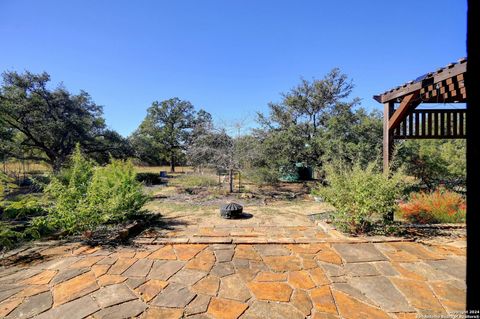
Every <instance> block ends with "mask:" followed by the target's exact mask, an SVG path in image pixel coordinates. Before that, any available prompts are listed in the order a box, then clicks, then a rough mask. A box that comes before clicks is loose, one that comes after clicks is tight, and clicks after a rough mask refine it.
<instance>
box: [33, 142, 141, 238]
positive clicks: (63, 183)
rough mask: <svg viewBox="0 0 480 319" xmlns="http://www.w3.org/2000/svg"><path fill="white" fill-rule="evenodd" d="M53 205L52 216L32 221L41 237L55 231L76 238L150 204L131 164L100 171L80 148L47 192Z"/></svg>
mask: <svg viewBox="0 0 480 319" xmlns="http://www.w3.org/2000/svg"><path fill="white" fill-rule="evenodd" d="M45 193H46V196H48V198H49V199H50V200H52V202H53V205H52V206H51V207H49V209H48V215H47V216H42V217H37V218H34V219H33V220H32V227H33V228H34V229H35V230H36V231H37V233H38V235H40V234H42V233H46V232H50V231H54V230H60V231H63V232H65V233H67V234H73V233H77V232H80V231H84V230H94V229H95V227H96V226H98V225H100V224H104V223H110V222H117V221H121V220H124V219H125V218H126V217H127V216H128V215H129V214H131V213H134V212H136V211H138V210H139V209H140V208H141V207H142V206H143V204H144V203H145V202H146V200H147V197H146V196H145V195H144V194H143V192H142V184H141V183H140V182H138V181H137V180H136V173H135V169H134V167H133V165H132V163H131V162H129V161H127V162H125V161H120V160H111V162H110V164H108V165H106V166H105V167H98V166H97V167H96V166H94V163H92V162H91V161H88V160H87V159H85V157H83V156H82V154H81V152H80V149H79V148H78V147H77V148H76V150H75V152H74V154H73V155H72V159H71V166H70V167H69V168H68V169H65V170H64V171H62V172H61V174H59V176H58V177H54V178H53V179H52V181H51V182H50V184H49V185H48V187H47V188H46V189H45Z"/></svg>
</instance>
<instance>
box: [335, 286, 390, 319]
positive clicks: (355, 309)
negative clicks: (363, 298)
mask: <svg viewBox="0 0 480 319" xmlns="http://www.w3.org/2000/svg"><path fill="white" fill-rule="evenodd" d="M333 296H334V298H335V301H336V304H337V306H338V312H339V313H340V315H341V316H342V317H343V318H351V319H391V317H390V316H389V315H388V314H387V313H385V312H384V311H382V310H380V309H378V308H375V307H372V306H370V305H368V304H366V303H363V302H360V301H358V300H356V299H355V298H352V297H350V296H348V295H346V294H344V293H342V292H339V291H335V290H334V291H333Z"/></svg>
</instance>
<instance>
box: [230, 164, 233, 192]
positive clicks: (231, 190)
mask: <svg viewBox="0 0 480 319" xmlns="http://www.w3.org/2000/svg"><path fill="white" fill-rule="evenodd" d="M230 193H233V169H230Z"/></svg>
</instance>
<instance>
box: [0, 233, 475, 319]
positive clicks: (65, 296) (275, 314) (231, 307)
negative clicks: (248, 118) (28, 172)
mask: <svg viewBox="0 0 480 319" xmlns="http://www.w3.org/2000/svg"><path fill="white" fill-rule="evenodd" d="M217 230H218V229H217ZM217 230H213V229H209V228H206V229H203V230H202V229H200V228H198V229H196V230H195V231H194V232H191V233H190V235H191V236H190V235H189V237H176V238H188V240H187V241H186V243H175V240H174V241H173V242H172V243H166V244H161V241H159V240H157V239H159V238H158V236H155V239H154V240H153V241H157V243H158V244H157V245H151V244H150V245H147V244H142V245H138V246H136V247H116V248H110V249H109V248H101V247H89V246H84V245H81V244H78V243H76V244H75V243H70V244H62V245H59V244H58V243H51V244H50V245H45V246H34V247H32V248H28V249H26V248H23V249H24V250H22V249H20V250H18V251H15V252H12V253H10V254H9V255H7V256H5V257H4V259H3V261H2V262H3V263H4V264H5V266H4V267H3V268H1V270H0V317H6V318H31V317H36V318H68V319H75V318H86V317H87V318H129V317H136V318H181V317H188V318H361V319H365V318H416V316H417V315H418V314H429V315H433V314H444V315H446V314H448V313H451V312H455V311H461V310H464V309H465V249H464V248H460V247H455V246H451V245H444V244H443V245H424V244H420V243H414V242H385V241H381V240H376V241H374V242H369V241H368V240H363V241H359V240H356V241H354V240H349V239H348V238H347V239H341V238H335V237H332V236H331V235H330V234H325V233H323V232H321V231H320V230H318V229H317V231H315V230H314V229H313V228H308V227H307V228H305V229H303V228H302V229H301V228H298V227H297V228H296V229H293V228H288V227H287V228H283V229H277V230H276V231H277V232H274V231H273V232H270V233H269V234H270V235H275V234H277V233H278V234H280V233H281V234H282V236H280V237H282V238H286V239H289V240H291V241H290V242H286V243H281V242H278V240H277V243H274V241H273V240H272V242H271V243H268V238H275V236H265V235H261V236H260V235H259V234H262V233H261V232H260V230H262V231H264V232H263V234H265V230H264V229H253V228H245V229H243V228H242V229H240V232H239V233H238V234H236V233H235V232H233V231H232V229H227V230H225V233H220V234H215V233H212V231H217ZM197 231H198V235H199V236H194V235H195V234H196V232H197ZM227 231H228V234H226V232H227ZM257 231H259V232H258V234H257V235H258V236H253V235H252V234H251V235H252V236H251V237H248V236H244V234H245V233H246V232H250V233H256V232H257ZM202 232H203V233H202ZM232 232H233V233H232ZM207 233H208V235H210V237H209V236H204V235H207ZM216 235H218V237H216ZM234 235H241V236H234ZM297 235H298V236H297ZM173 237H175V236H173ZM280 237H278V238H280ZM161 238H164V237H161ZM195 238H203V240H204V241H208V240H213V239H215V238H216V239H217V241H218V242H221V243H215V242H214V241H213V242H210V243H192V244H190V243H188V242H189V241H190V240H191V239H195ZM218 238H220V239H221V240H218ZM238 238H242V240H238ZM247 238H250V240H251V239H252V238H253V239H254V240H251V241H252V243H246V242H245V240H247ZM278 238H277V239H278ZM297 238H302V240H303V241H306V240H307V239H309V240H312V242H310V243H296V239H297ZM206 239H208V240H206ZM235 239H237V240H235ZM255 239H257V240H255ZM258 239H260V241H258ZM263 239H265V240H266V242H267V243H265V242H262V240H263ZM322 240H323V242H321V241H322ZM153 241H152V242H153ZM200 241H201V240H198V242H200ZM236 242H237V243H236ZM238 242H243V243H238Z"/></svg>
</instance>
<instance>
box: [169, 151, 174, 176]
mask: <svg viewBox="0 0 480 319" xmlns="http://www.w3.org/2000/svg"><path fill="white" fill-rule="evenodd" d="M170 173H175V154H173V153H172V154H171V155H170Z"/></svg>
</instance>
